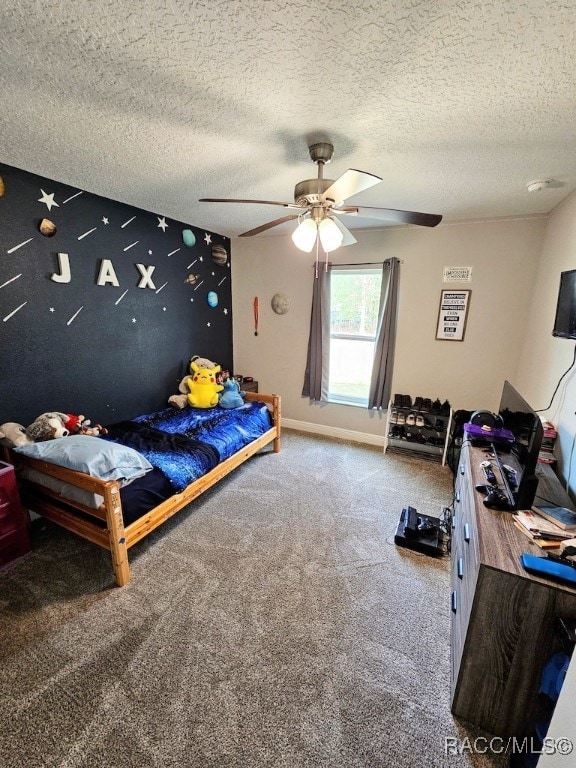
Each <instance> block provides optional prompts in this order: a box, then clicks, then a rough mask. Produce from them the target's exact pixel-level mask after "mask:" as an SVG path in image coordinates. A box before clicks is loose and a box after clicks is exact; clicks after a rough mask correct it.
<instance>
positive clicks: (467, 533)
mask: <svg viewBox="0 0 576 768" xmlns="http://www.w3.org/2000/svg"><path fill="white" fill-rule="evenodd" d="M464 541H466V542H468V541H470V523H466V524H465V525H464Z"/></svg>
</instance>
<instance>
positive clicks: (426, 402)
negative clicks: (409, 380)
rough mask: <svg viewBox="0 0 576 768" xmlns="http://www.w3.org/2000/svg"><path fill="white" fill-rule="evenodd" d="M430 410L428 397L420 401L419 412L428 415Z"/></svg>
mask: <svg viewBox="0 0 576 768" xmlns="http://www.w3.org/2000/svg"><path fill="white" fill-rule="evenodd" d="M430 408H432V400H430V398H429V397H425V398H424V399H423V400H422V407H421V408H420V410H421V411H424V413H429V411H430Z"/></svg>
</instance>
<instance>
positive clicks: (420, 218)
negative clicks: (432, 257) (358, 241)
mask: <svg viewBox="0 0 576 768" xmlns="http://www.w3.org/2000/svg"><path fill="white" fill-rule="evenodd" d="M332 212H333V213H340V214H343V215H344V216H358V217H359V218H361V219H380V220H381V221H389V222H390V223H391V224H416V225H417V226H420V227H435V226H436V225H438V224H440V222H441V221H442V216H440V215H439V214H436V213H418V212H417V211H397V210H395V209H394V208H371V207H370V206H366V205H364V206H347V207H346V208H339V209H336V208H333V209H332Z"/></svg>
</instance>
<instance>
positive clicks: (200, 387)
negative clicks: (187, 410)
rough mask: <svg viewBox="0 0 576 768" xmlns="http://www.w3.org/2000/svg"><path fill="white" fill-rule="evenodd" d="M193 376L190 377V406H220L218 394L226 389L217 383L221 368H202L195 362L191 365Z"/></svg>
mask: <svg viewBox="0 0 576 768" xmlns="http://www.w3.org/2000/svg"><path fill="white" fill-rule="evenodd" d="M190 367H191V368H192V371H193V375H192V376H190V377H188V388H189V390H190V392H189V393H188V405H191V406H192V407H194V408H212V407H213V406H214V405H218V393H219V392H222V390H223V389H224V387H223V386H222V384H218V383H217V382H216V374H217V373H218V372H219V371H220V366H219V365H217V366H215V367H214V368H201V367H200V366H199V365H197V364H196V363H195V362H194V361H192V362H191V363H190Z"/></svg>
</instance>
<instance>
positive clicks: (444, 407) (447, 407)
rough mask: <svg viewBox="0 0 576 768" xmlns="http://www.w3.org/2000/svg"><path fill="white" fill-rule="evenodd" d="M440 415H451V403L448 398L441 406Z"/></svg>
mask: <svg viewBox="0 0 576 768" xmlns="http://www.w3.org/2000/svg"><path fill="white" fill-rule="evenodd" d="M440 416H450V403H449V402H448V400H444V402H443V403H442V406H441V407H440Z"/></svg>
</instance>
